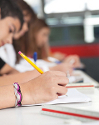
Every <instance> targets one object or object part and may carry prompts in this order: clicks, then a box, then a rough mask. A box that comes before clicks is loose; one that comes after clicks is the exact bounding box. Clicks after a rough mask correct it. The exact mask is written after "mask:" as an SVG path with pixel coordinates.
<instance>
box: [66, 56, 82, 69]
mask: <svg viewBox="0 0 99 125" xmlns="http://www.w3.org/2000/svg"><path fill="white" fill-rule="evenodd" d="M64 62H65V63H68V64H70V65H71V66H73V68H80V66H81V62H80V58H79V56H78V55H71V56H68V57H67V58H66V59H65V60H64Z"/></svg>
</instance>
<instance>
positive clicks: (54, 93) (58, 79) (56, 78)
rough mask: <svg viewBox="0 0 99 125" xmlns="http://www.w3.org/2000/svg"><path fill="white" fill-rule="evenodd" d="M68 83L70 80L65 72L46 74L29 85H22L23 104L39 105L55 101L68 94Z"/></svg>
mask: <svg viewBox="0 0 99 125" xmlns="http://www.w3.org/2000/svg"><path fill="white" fill-rule="evenodd" d="M68 82H69V80H68V78H66V74H65V73H63V72H58V71H53V72H52V71H49V72H46V73H44V74H42V75H40V76H39V77H37V78H35V79H33V80H31V81H29V82H28V83H24V84H21V85H20V87H21V91H22V95H23V100H22V104H24V105H26V104H38V103H45V102H49V101H52V100H55V99H57V98H58V95H65V94H66V92H67V88H66V85H67V83H68Z"/></svg>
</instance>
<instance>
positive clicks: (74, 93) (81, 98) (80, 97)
mask: <svg viewBox="0 0 99 125" xmlns="http://www.w3.org/2000/svg"><path fill="white" fill-rule="evenodd" d="M89 101H91V98H89V97H88V96H86V95H84V94H82V93H81V92H79V91H78V90H76V89H74V88H71V89H68V92H67V94H66V95H64V96H59V97H58V99H56V100H54V101H50V102H47V103H41V104H35V105H44V104H62V103H75V102H89ZM24 106H33V105H24Z"/></svg>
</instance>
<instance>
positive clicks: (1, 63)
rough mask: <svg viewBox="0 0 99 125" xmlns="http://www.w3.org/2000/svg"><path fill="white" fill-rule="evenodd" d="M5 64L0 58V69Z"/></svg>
mask: <svg viewBox="0 0 99 125" xmlns="http://www.w3.org/2000/svg"><path fill="white" fill-rule="evenodd" d="M4 65H5V62H4V61H3V60H2V59H1V58H0V70H1V69H2V67H3V66H4Z"/></svg>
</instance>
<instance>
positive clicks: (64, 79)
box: [55, 76, 69, 85]
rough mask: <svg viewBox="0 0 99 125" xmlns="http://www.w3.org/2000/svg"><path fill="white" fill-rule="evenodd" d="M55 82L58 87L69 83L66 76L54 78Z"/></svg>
mask: <svg viewBox="0 0 99 125" xmlns="http://www.w3.org/2000/svg"><path fill="white" fill-rule="evenodd" d="M55 82H56V83H57V84H60V85H67V84H68V83H69V79H68V78H67V77H66V76H58V77H57V76H56V78H55Z"/></svg>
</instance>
